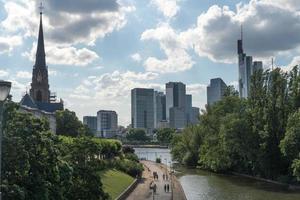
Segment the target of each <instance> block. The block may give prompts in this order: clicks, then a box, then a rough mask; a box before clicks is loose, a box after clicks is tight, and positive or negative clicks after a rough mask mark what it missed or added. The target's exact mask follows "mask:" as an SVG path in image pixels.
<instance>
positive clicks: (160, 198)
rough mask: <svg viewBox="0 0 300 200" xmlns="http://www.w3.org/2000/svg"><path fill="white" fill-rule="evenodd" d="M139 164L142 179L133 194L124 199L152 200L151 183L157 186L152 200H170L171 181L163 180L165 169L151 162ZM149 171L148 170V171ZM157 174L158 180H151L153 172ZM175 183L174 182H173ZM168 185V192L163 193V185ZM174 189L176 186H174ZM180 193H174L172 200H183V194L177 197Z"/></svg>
mask: <svg viewBox="0 0 300 200" xmlns="http://www.w3.org/2000/svg"><path fill="white" fill-rule="evenodd" d="M141 163H142V164H143V165H144V168H145V170H144V172H143V178H142V180H141V181H140V182H139V184H138V185H137V186H136V188H135V189H134V190H133V192H132V193H131V194H130V195H129V196H128V197H127V198H126V199H127V200H144V199H145V200H152V199H153V193H152V190H150V184H151V182H152V181H154V183H155V184H156V186H157V190H156V194H155V195H154V199H157V200H171V199H172V193H171V180H170V177H169V180H168V181H166V180H163V174H166V173H167V171H166V168H165V167H163V166H162V165H160V164H157V163H155V162H152V161H141ZM148 169H149V170H148ZM154 171H155V172H157V174H158V180H154V179H153V172H154ZM175 183H176V181H175ZM165 184H169V186H170V191H169V192H165V191H164V185H165ZM175 188H176V184H175ZM176 190H177V189H176ZM180 192H181V191H179V190H178V191H174V193H175V194H176V197H175V194H174V198H173V199H176V200H177V199H178V200H185V196H184V194H183V195H182V194H181V195H178V193H180Z"/></svg>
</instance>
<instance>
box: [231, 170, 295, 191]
mask: <svg viewBox="0 0 300 200" xmlns="http://www.w3.org/2000/svg"><path fill="white" fill-rule="evenodd" d="M231 174H233V175H235V176H241V177H245V178H249V179H253V180H258V181H263V182H266V183H271V184H275V185H278V186H282V187H286V188H287V189H288V190H294V191H299V192H300V185H291V184H287V183H282V182H279V181H274V180H270V179H265V178H260V177H256V176H250V175H247V174H240V173H236V172H231Z"/></svg>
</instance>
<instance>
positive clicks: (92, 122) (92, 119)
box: [83, 116, 97, 135]
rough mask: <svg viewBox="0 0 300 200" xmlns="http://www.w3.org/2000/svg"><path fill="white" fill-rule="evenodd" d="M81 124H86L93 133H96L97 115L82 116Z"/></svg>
mask: <svg viewBox="0 0 300 200" xmlns="http://www.w3.org/2000/svg"><path fill="white" fill-rule="evenodd" d="M83 124H84V125H86V126H87V127H88V128H89V129H90V130H91V131H92V132H93V134H94V135H96V133H97V117H96V116H84V117H83Z"/></svg>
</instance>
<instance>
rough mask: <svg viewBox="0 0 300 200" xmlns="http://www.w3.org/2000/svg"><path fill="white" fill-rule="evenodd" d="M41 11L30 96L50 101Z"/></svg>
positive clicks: (39, 100)
mask: <svg viewBox="0 0 300 200" xmlns="http://www.w3.org/2000/svg"><path fill="white" fill-rule="evenodd" d="M42 18H43V12H42V6H41V11H40V27H39V36H38V44H37V51H36V60H35V65H34V66H33V71H32V83H31V89H30V96H31V98H32V99H33V100H34V101H36V102H43V103H50V90H49V82H48V67H47V65H46V54H45V45H44V33H43V19H42Z"/></svg>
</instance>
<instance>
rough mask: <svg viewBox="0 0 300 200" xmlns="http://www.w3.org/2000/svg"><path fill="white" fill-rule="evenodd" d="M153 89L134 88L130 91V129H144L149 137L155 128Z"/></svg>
mask: <svg viewBox="0 0 300 200" xmlns="http://www.w3.org/2000/svg"><path fill="white" fill-rule="evenodd" d="M154 97H155V95H154V89H146V88H135V89H133V90H131V125H132V128H142V129H145V130H146V132H147V134H148V135H150V134H152V132H153V129H154V128H155V117H154V113H155V111H154V102H155V98H154Z"/></svg>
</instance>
